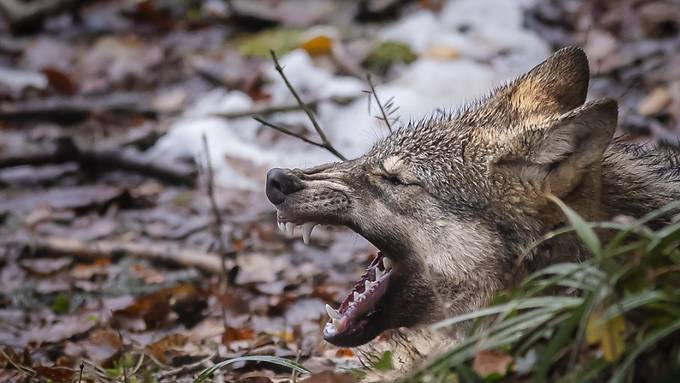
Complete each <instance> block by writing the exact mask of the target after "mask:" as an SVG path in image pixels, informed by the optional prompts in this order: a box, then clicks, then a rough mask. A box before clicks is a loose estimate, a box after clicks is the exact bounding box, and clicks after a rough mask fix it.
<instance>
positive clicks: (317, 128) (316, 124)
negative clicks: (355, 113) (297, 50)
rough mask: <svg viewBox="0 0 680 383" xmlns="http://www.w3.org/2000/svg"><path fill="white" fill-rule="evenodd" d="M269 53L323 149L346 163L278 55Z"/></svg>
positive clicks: (271, 125)
mask: <svg viewBox="0 0 680 383" xmlns="http://www.w3.org/2000/svg"><path fill="white" fill-rule="evenodd" d="M269 53H270V54H271V56H272V60H274V68H276V71H277V72H279V75H280V76H281V78H282V79H283V81H284V82H285V83H286V87H288V90H289V91H290V93H291V94H292V95H293V97H295V101H297V103H298V105H299V106H300V108H301V109H302V110H303V111H304V112H305V113H306V114H307V117H309V121H311V123H312V126H314V130H315V131H316V133H317V134H318V135H319V138H321V142H322V143H323V144H322V145H321V147H323V148H324V149H326V150H328V151H329V152H331V153H333V155H335V156H336V157H338V158H339V159H341V160H343V161H346V160H347V158H345V157H344V156H343V155H342V154H340V152H338V150H337V149H336V148H335V147H334V146H333V144H331V142H330V141H329V140H328V137H326V133H325V132H324V131H323V129H322V128H321V126H320V125H319V122H318V121H317V120H316V117H315V116H314V112H312V110H311V109H310V108H309V107H308V106H307V105H306V104H305V103H304V102H303V101H302V99H301V98H300V95H299V94H298V93H297V91H296V90H295V88H294V87H293V85H292V84H291V83H290V81H288V77H286V75H285V74H284V73H283V67H282V66H281V64H279V59H278V58H277V57H276V53H274V51H273V50H271V51H269ZM258 121H259V122H262V119H259V120H258ZM266 125H267V126H269V127H272V128H273V125H274V124H271V123H269V124H266ZM276 130H278V131H280V132H284V130H285V129H276ZM294 136H295V135H294ZM297 137H298V138H299V136H297ZM305 142H308V143H310V144H311V143H312V142H310V141H309V140H305ZM312 145H314V144H312ZM316 146H319V145H316Z"/></svg>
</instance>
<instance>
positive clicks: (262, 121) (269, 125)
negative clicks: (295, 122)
mask: <svg viewBox="0 0 680 383" xmlns="http://www.w3.org/2000/svg"><path fill="white" fill-rule="evenodd" d="M253 119H254V120H255V121H257V122H259V123H260V124H262V125H264V126H267V127H269V128H272V129H274V130H276V131H279V132H281V133H283V134H287V135H289V136H292V137H295V138H297V139H300V140H302V141H304V142H306V143H308V144H310V145H314V146H318V147H320V148H323V149H328V148H327V147H326V145H324V144H322V143H320V142H316V141H312V140H310V139H309V138H307V137H305V136H303V135H301V134H298V133H295V132H293V131H291V130H288V129H286V128H284V127H282V126H279V125H276V124H274V123H272V122H269V121H267V120H265V119H263V118H262V117H260V116H253Z"/></svg>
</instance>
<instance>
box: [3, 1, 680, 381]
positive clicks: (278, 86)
mask: <svg viewBox="0 0 680 383" xmlns="http://www.w3.org/2000/svg"><path fill="white" fill-rule="evenodd" d="M567 45H578V46H580V47H582V48H583V49H584V50H585V51H586V53H587V54H588V56H589V59H590V65H591V73H592V74H593V76H592V81H591V85H590V93H589V97H590V98H599V97H605V96H606V97H613V98H616V99H618V101H619V103H620V116H621V118H620V132H619V133H620V134H629V135H628V136H627V138H626V139H627V140H630V141H636V142H650V143H655V144H658V145H670V146H674V145H676V144H677V142H678V134H680V4H679V3H678V2H677V1H675V0H592V1H577V0H545V1H534V0H450V1H444V0H439V1H438V0H419V1H415V0H413V1H408V0H358V1H349V0H271V1H268V0H233V1H227V0H224V1H221V0H203V1H202V0H129V1H128V0H125V1H123V0H118V1H94V0H91V1H82V0H81V1H79V0H0V286H2V291H0V345H2V346H3V348H2V350H3V353H2V354H0V367H1V368H4V369H3V370H2V371H0V380H2V381H5V380H17V381H21V379H24V378H25V377H26V376H27V374H28V375H30V374H33V376H42V377H48V378H50V379H52V380H53V381H70V380H69V379H73V378H74V377H75V376H76V375H75V374H76V373H77V372H78V371H79V366H80V363H81V361H86V364H85V366H86V368H85V374H86V376H87V377H88V378H90V379H92V380H104V381H107V379H108V381H112V380H116V379H122V378H121V377H122V376H123V377H127V376H128V375H127V374H128V373H131V372H134V374H136V375H134V374H131V375H130V376H144V377H149V379H155V380H157V381H164V380H166V381H175V380H191V376H193V375H195V372H196V371H198V370H200V369H202V368H204V367H205V366H209V365H210V363H212V362H213V361H214V360H215V358H216V357H219V358H225V357H230V356H239V355H243V354H249V355H250V354H257V355H276V356H282V357H290V358H300V359H301V360H304V361H305V366H307V367H308V368H310V369H312V370H314V371H322V370H335V369H337V368H339V367H342V368H348V369H351V368H356V367H358V366H360V365H359V364H358V361H357V360H356V358H355V357H354V355H353V354H352V352H351V351H350V350H344V349H337V348H334V347H329V346H328V345H326V344H325V343H323V341H322V340H321V328H322V326H323V324H324V323H325V321H326V319H325V314H324V309H323V306H324V304H325V303H330V304H331V305H337V303H338V302H339V301H340V300H341V299H342V298H343V294H344V293H346V292H347V290H348V288H349V287H350V285H351V284H352V283H353V281H354V280H356V279H357V277H358V276H359V275H360V274H361V272H362V271H363V269H364V267H365V265H366V264H367V262H369V261H370V259H371V257H372V256H373V254H374V249H372V247H371V245H370V244H368V243H366V241H364V240H363V239H362V238H361V237H359V236H358V235H355V234H353V233H349V232H346V231H343V230H338V229H332V228H327V229H317V230H318V231H316V232H315V235H314V238H313V239H312V243H311V244H310V246H304V245H303V244H302V241H301V239H300V238H287V237H286V236H285V235H284V234H282V233H280V232H279V231H278V230H277V229H276V224H275V214H274V212H273V209H272V207H271V206H270V205H269V204H268V202H267V201H266V198H265V196H264V193H263V189H264V187H263V182H264V177H265V174H266V171H267V170H268V169H269V168H271V167H274V166H277V167H308V166H312V165H316V164H319V163H322V162H326V161H333V160H337V158H336V157H335V156H334V155H333V154H331V153H329V152H328V151H326V150H324V149H322V148H318V147H315V146H313V145H309V144H307V143H305V142H302V141H301V140H300V139H298V138H295V137H290V136H286V135H284V134H281V133H280V132H277V131H275V130H273V129H271V128H269V127H266V126H264V125H262V124H261V123H260V122H258V121H255V120H254V119H253V118H252V116H254V115H257V116H260V117H262V118H264V119H266V120H268V121H271V122H273V123H275V124H277V125H281V126H285V127H286V129H288V130H289V131H290V132H292V133H294V134H296V135H298V136H302V137H306V138H308V139H310V140H313V141H317V142H318V141H319V137H318V136H317V135H316V133H315V131H314V129H313V128H312V126H311V124H310V122H309V120H308V118H307V116H306V114H305V113H304V112H303V111H301V110H300V107H299V105H298V103H297V102H296V101H295V99H294V97H293V96H292V95H291V92H290V90H289V89H288V87H287V86H286V84H285V82H284V81H283V79H282V77H281V76H280V74H279V73H278V72H277V71H276V69H275V67H274V63H273V61H272V57H271V55H270V50H273V51H274V52H275V53H276V55H277V57H278V59H279V61H280V64H281V66H282V67H283V71H284V73H285V75H286V77H287V79H288V80H289V81H290V83H291V84H292V86H293V87H294V88H295V89H296V90H297V91H298V93H299V94H300V96H301V97H302V99H303V100H304V102H305V103H307V104H308V105H309V106H310V107H311V108H312V109H313V110H314V111H315V113H316V115H317V118H318V121H319V124H320V125H321V127H322V128H323V129H324V131H325V132H326V134H327V135H328V138H329V140H330V141H331V142H332V143H333V145H334V146H335V147H336V148H337V150H338V151H339V152H340V153H342V154H343V155H344V156H346V157H348V158H352V157H355V156H358V155H360V154H361V153H363V152H364V151H366V150H367V149H368V148H370V147H371V145H372V144H373V143H374V142H375V141H376V140H378V139H380V138H382V137H385V136H386V135H387V134H388V133H389V130H388V127H387V124H386V123H385V121H384V118H383V116H382V111H381V110H380V105H378V103H377V102H376V97H375V96H378V97H377V98H379V99H380V101H381V104H382V106H383V107H384V108H385V109H387V110H386V113H385V114H386V115H387V119H388V121H389V123H390V125H392V126H399V125H401V124H406V123H408V122H409V121H411V120H418V119H421V118H424V117H427V116H429V115H432V114H434V113H442V112H445V111H449V110H455V109H456V108H458V107H459V106H461V105H463V104H464V103H465V102H467V101H470V100H472V99H474V98H477V97H480V96H482V95H484V94H485V93H486V92H488V91H489V90H491V89H493V87H495V86H497V85H500V84H502V83H503V82H504V81H507V80H509V79H511V78H513V77H514V76H517V75H519V74H521V73H523V72H525V71H526V70H528V69H530V68H531V67H532V66H534V65H536V64H538V63H539V62H541V61H542V60H544V59H545V58H546V57H547V56H548V55H550V53H551V52H553V51H554V50H556V49H558V48H560V47H563V46H567ZM368 73H370V74H371V75H372V77H371V78H372V82H373V84H374V85H375V88H374V94H371V86H370V85H369V83H368V81H367V77H366V76H367V74H368ZM203 137H205V141H204V139H203ZM204 142H205V144H204ZM211 170H212V171H211ZM222 260H224V262H222ZM187 366H188V367H187ZM192 366H193V367H192ZM263 368H264V367H263V366H260V365H257V364H247V363H237V364H235V365H234V368H233V369H232V370H230V371H229V372H227V375H226V376H225V377H224V380H225V381H248V382H255V381H257V382H269V381H280V379H288V378H289V373H288V372H282V371H281V370H277V369H276V368H271V367H267V368H268V369H263ZM128 370H129V371H128ZM192 374H193V375H192ZM255 377H257V378H255ZM282 377H283V378H282ZM279 378H280V379H279ZM60 379H61V380H60ZM140 379H141V378H140ZM248 379H251V380H248ZM252 379H261V380H252ZM150 381H153V380H150Z"/></svg>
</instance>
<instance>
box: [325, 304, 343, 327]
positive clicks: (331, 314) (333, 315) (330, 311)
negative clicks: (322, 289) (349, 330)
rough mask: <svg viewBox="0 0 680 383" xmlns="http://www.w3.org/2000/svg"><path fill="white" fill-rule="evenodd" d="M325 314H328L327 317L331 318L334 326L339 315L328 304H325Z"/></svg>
mask: <svg viewBox="0 0 680 383" xmlns="http://www.w3.org/2000/svg"><path fill="white" fill-rule="evenodd" d="M326 313H327V314H328V316H329V317H331V319H333V323H334V324H335V321H336V320H338V319H340V313H338V312H337V311H336V310H335V309H333V308H332V307H331V306H330V305H328V304H326Z"/></svg>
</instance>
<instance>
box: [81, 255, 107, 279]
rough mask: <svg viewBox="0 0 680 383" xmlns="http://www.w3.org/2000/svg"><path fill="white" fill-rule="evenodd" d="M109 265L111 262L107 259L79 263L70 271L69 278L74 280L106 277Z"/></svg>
mask: <svg viewBox="0 0 680 383" xmlns="http://www.w3.org/2000/svg"><path fill="white" fill-rule="evenodd" d="M110 265H111V260H110V259H108V258H100V259H97V260H96V261H94V262H93V263H79V264H77V265H75V266H74V267H73V268H72V269H71V276H72V277H73V278H75V279H90V278H92V277H93V276H95V275H106V272H107V270H106V269H107V267H108V266H110Z"/></svg>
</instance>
